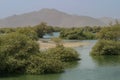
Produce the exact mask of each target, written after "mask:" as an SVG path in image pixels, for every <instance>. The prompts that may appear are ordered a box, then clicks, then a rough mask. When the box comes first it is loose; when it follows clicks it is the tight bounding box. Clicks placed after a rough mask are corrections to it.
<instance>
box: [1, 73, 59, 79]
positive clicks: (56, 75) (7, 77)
mask: <svg viewBox="0 0 120 80" xmlns="http://www.w3.org/2000/svg"><path fill="white" fill-rule="evenodd" d="M60 76H61V74H47V75H10V74H9V75H8V76H7V75H2V76H1V77H0V80H59V78H60Z"/></svg>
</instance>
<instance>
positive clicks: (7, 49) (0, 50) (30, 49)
mask: <svg viewBox="0 0 120 80" xmlns="http://www.w3.org/2000/svg"><path fill="white" fill-rule="evenodd" d="M0 42H1V43H0V61H1V63H0V72H8V73H9V72H10V73H11V72H24V71H25V66H26V64H27V60H29V57H30V56H31V55H34V54H36V53H39V46H38V44H37V43H36V42H34V41H32V40H31V39H30V38H29V37H27V36H25V35H22V34H19V33H9V34H5V35H2V36H0Z"/></svg>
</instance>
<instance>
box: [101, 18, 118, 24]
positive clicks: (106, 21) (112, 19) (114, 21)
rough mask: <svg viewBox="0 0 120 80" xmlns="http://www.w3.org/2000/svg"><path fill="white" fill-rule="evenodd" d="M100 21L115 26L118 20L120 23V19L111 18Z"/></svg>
mask: <svg viewBox="0 0 120 80" xmlns="http://www.w3.org/2000/svg"><path fill="white" fill-rule="evenodd" d="M99 20H100V21H102V22H104V23H105V24H106V25H109V24H115V23H116V20H117V21H118V22H120V19H115V18H111V17H102V18H99Z"/></svg>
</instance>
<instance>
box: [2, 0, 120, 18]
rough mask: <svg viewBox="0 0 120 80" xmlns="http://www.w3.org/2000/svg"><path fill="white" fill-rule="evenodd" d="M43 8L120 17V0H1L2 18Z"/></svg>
mask: <svg viewBox="0 0 120 80" xmlns="http://www.w3.org/2000/svg"><path fill="white" fill-rule="evenodd" d="M43 8H50V9H57V10H60V11H63V12H67V13H69V14H76V15H84V16H91V17H95V18H100V17H113V18H120V0H0V18H5V17H8V16H12V15H19V14H23V13H27V12H32V11H38V10H41V9H43Z"/></svg>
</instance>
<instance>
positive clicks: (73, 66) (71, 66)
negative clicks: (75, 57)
mask: <svg viewBox="0 0 120 80" xmlns="http://www.w3.org/2000/svg"><path fill="white" fill-rule="evenodd" d="M79 65H80V62H76V61H73V62H68V63H67V64H66V69H67V70H70V69H74V68H76V67H77V66H79Z"/></svg>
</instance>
